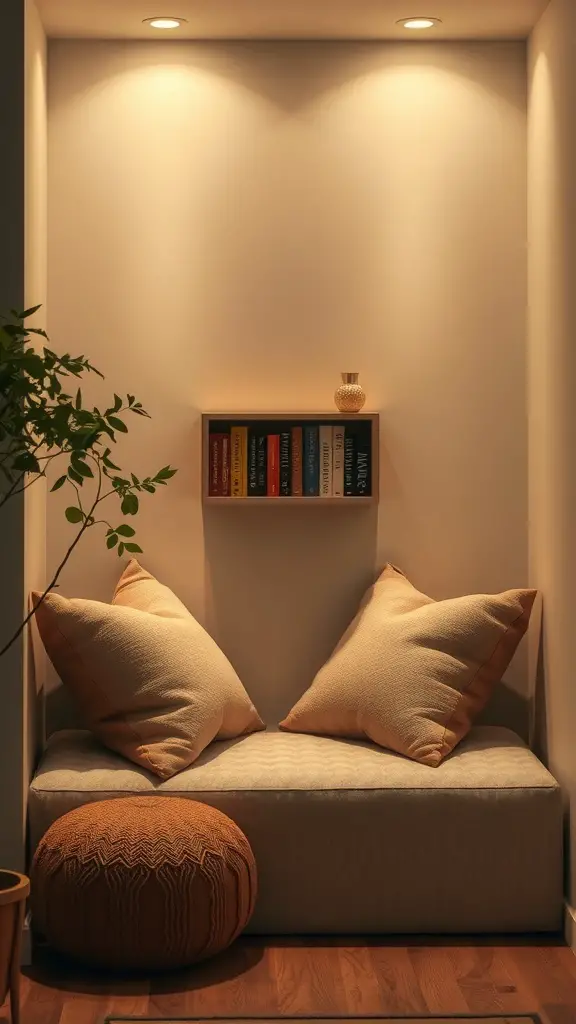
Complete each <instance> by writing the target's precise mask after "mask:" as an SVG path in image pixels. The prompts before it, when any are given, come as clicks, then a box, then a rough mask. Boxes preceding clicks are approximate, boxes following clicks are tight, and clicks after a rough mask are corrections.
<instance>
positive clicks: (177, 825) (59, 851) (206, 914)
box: [32, 797, 256, 970]
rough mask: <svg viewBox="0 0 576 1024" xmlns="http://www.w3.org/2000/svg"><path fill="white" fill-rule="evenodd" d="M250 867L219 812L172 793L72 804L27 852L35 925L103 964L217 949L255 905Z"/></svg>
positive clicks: (130, 964) (55, 941)
mask: <svg viewBox="0 0 576 1024" xmlns="http://www.w3.org/2000/svg"><path fill="white" fill-rule="evenodd" d="M255 897H256V865H255V862H254V855H253V853H252V850H251V848H250V844H249V843H248V840H247V839H246V837H245V836H244V834H243V833H242V832H241V831H240V829H239V828H238V826H237V825H235V824H234V822H233V821H231V820H230V818H227V817H226V815H225V814H222V813H221V812H220V811H217V810H215V809H214V808H213V807H208V806H207V805H206V804H200V803H196V802H194V801H192V800H185V799H181V798H178V797H125V798H121V799H116V800H103V801H101V802H98V803H92V804H86V805H85V806H83V807H78V808H77V809H76V810H74V811H70V813H69V814H65V815H64V817H62V818H59V819H58V821H56V822H54V824H53V825H52V826H51V827H50V828H49V829H48V831H47V832H46V834H45V836H44V838H43V839H42V841H41V843H40V845H39V847H38V849H37V851H36V855H35V857H34V864H33V868H32V916H33V922H34V927H35V929H37V930H38V931H39V932H40V933H41V934H43V935H44V937H45V938H46V939H47V940H48V942H49V943H50V944H51V945H52V946H53V947H54V948H55V949H57V950H60V951H61V952H63V953H67V954H69V955H70V956H73V957H75V958H77V959H80V960H84V961H87V962H89V963H90V964H94V965H97V966H100V967H106V968H117V969H120V968H137V969H142V970H161V969H166V968H172V967H183V966H185V965H187V964H191V963H194V962H195V961H197V960H203V959H204V958H205V957H209V956H212V955H213V954H215V953H219V952H220V951H221V950H223V949H225V948H226V947H227V946H229V945H230V943H231V942H233V940H234V939H235V938H236V936H237V935H238V934H239V933H240V932H241V931H242V930H243V928H245V926H246V925H247V923H248V921H249V920H250V917H251V914H252V911H253V909H254V901H255Z"/></svg>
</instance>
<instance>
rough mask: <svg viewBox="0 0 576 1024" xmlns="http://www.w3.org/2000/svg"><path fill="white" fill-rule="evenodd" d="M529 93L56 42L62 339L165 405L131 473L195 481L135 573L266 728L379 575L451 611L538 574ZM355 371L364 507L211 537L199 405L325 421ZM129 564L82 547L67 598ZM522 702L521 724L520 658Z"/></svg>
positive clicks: (374, 52) (302, 51)
mask: <svg viewBox="0 0 576 1024" xmlns="http://www.w3.org/2000/svg"><path fill="white" fill-rule="evenodd" d="M525 72H526V69H525V48H524V47H523V45H521V44H509V43H495V44H464V43H463V44H440V45H434V44H427V43H422V44H419V45H418V46H411V45H410V44H406V45H405V44H392V45H390V44H388V45H387V44H352V43H350V44H332V43H330V44H306V43H302V44H300V43H293V44H267V43H262V44H242V43H231V44H225V43H222V44H188V43H185V44H179V43H174V42H170V43H164V42H157V43H156V42H155V43H152V44H140V43H129V44H121V43H98V42H84V43H79V42H72V41H59V42H55V43H54V44H52V45H51V49H50V90H49V119H50V142H49V213H50V233H49V266H50V271H49V294H50V330H51V334H52V335H53V337H54V338H55V339H56V341H57V344H58V345H59V346H61V347H64V348H67V349H72V350H80V351H82V352H85V353H86V354H88V355H89V356H90V357H91V358H92V359H93V360H94V362H95V363H96V364H97V365H98V366H99V367H100V368H101V369H102V370H103V371H104V372H105V373H106V375H107V377H108V379H109V388H108V390H109V392H110V391H112V390H118V391H126V390H133V391H135V392H136V393H137V394H138V395H139V396H140V397H141V399H142V400H143V401H144V402H145V404H146V405H147V406H148V407H149V409H150V411H151V413H152V414H153V416H154V419H153V422H152V424H149V423H146V422H142V421H135V422H134V424H133V431H132V432H131V434H130V437H129V438H128V439H127V441H126V442H125V443H124V445H123V459H124V461H125V463H126V464H127V465H129V466H130V468H131V469H132V468H133V469H135V470H136V471H137V472H140V471H146V470H149V469H155V468H157V467H159V466H160V465H163V464H165V463H166V462H168V461H170V462H172V463H173V464H175V465H177V466H179V467H180V474H179V476H178V477H177V478H176V480H175V481H174V483H173V484H172V485H171V486H170V488H169V489H168V490H166V491H165V492H163V493H162V494H161V495H160V496H158V497H157V498H155V499H150V501H149V502H146V503H145V505H144V508H143V511H142V514H141V517H140V520H139V532H140V540H141V542H142V546H143V547H144V548H145V551H146V554H145V558H144V561H145V564H146V565H148V566H149V567H150V569H151V570H152V571H154V572H156V573H157V574H159V575H160V576H162V578H163V579H164V580H165V581H166V582H167V583H168V584H169V585H171V586H172V587H173V588H174V589H176V590H177V592H178V593H179V594H180V595H181V596H182V598H183V599H184V600H185V601H186V602H187V603H188V605H189V606H190V608H191V609H192V610H193V611H194V612H195V613H196V614H197V615H198V616H199V618H200V619H201V620H202V621H203V622H205V623H206V624H207V625H208V626H209V628H210V629H212V630H213V631H214V633H215V634H216V636H217V637H218V638H219V640H220V641H221V642H222V644H223V646H224V648H225V650H226V651H227V653H228V654H229V655H230V656H231V657H232V659H233V661H234V662H235V664H236V666H237V667H238V669H239V671H240V673H241V675H242V677H243V678H244V680H245V682H246V684H247V685H248V687H249V689H250V690H251V692H252V693H253V695H254V697H255V699H256V700H257V702H258V704H259V706H260V707H261V709H262V711H263V712H264V713H265V714H266V715H267V716H268V717H269V718H270V719H271V720H277V716H278V715H280V714H281V713H282V712H284V711H285V710H286V709H287V706H288V705H289V704H290V703H291V701H292V700H293V699H294V698H295V696H297V695H298V694H299V693H300V692H301V691H302V690H303V689H304V688H305V686H306V685H307V684H308V683H309V681H310V678H311V676H312V673H313V672H314V670H315V669H316V668H317V667H318V665H319V664H320V662H321V661H322V659H323V658H324V657H325V656H326V655H327V653H328V652H329V650H330V648H331V646H332V644H333V643H334V642H335V640H336V639H337V637H338V634H339V631H340V630H341V628H342V627H343V625H344V624H345V623H346V621H347V619H348V618H349V616H350V614H351V613H352V611H353V609H354V606H355V604H356V601H357V599H358V597H359V595H360V593H361V592H362V591H363V588H364V587H365V586H366V584H367V583H368V582H370V581H371V579H372V576H373V572H374V569H375V567H376V566H378V565H380V564H381V563H382V562H383V561H385V560H386V559H391V560H393V561H394V562H396V563H398V564H400V565H401V566H403V567H404V568H405V569H406V571H407V572H408V573H410V574H411V575H412V576H413V578H414V581H415V583H416V584H417V585H418V586H420V587H421V588H422V589H424V590H427V591H428V592H430V593H431V594H433V595H434V596H436V597H444V596H448V595H456V594H462V593H465V592H470V591H476V590H488V591H490V590H499V589H501V588H506V587H511V586H518V585H523V584H525V583H526V581H527V522H526V521H527V443H526V406H525V326H526V325H525V307H526V253H525V240H526V221H525V217H526V178H525V174H526V149H525V147H526V96H525V89H526V79H525ZM344 369H348V370H359V371H361V374H362V378H361V379H362V381H363V383H364V385H365V387H366V390H367V393H368V407H369V408H370V409H375V410H380V411H381V413H382V447H383V452H382V467H381V480H382V494H381V504H380V507H379V511H378V515H376V514H373V513H372V512H371V511H370V510H366V511H364V510H362V511H361V510H355V511H352V510H349V509H342V510H338V509H337V510H333V509H330V510H322V509H318V508H316V507H315V508H311V509H309V510H307V509H296V510H290V509H285V508H277V509H268V508H260V509H250V508H233V509H212V510H210V511H209V512H207V513H206V514H205V516H204V517H203V514H202V508H201V505H200V500H199V491H200V485H199V465H198V457H199V413H200V411H201V410H205V409H224V410H227V409H237V410H243V409H244V410H254V411H257V410H263V409H267V408H271V409H286V410H291V409H307V410H310V409H312V410H315V409H320V410H322V409H328V410H329V409H330V408H331V407H332V393H333V390H334V388H335V386H336V384H337V383H338V379H339V371H340V370H344ZM92 393H93V394H94V395H96V394H100V390H99V389H97V388H95V389H94V391H93V392H92ZM55 498H56V496H55ZM63 501H64V499H63V500H62V502H60V503H59V502H58V500H54V501H52V500H51V502H50V519H49V550H50V558H51V560H52V561H54V560H55V559H56V558H57V557H58V555H59V554H60V553H61V552H62V550H63V548H64V547H65V545H66V544H67V543H68V542H69V540H70V537H71V533H70V528H69V527H67V526H66V524H65V522H64V519H63V515H62V511H63V508H62V506H63ZM117 572H118V566H117V560H115V559H114V557H109V556H107V555H106V553H105V551H104V546H103V542H102V539H101V538H98V539H97V540H96V539H92V540H87V542H86V543H85V544H84V546H83V548H82V550H81V551H78V552H77V553H76V555H75V557H74V559H73V561H72V563H71V564H70V567H69V570H68V571H67V572H66V574H65V577H64V581H63V584H64V585H63V590H64V592H67V593H75V594H82V595H86V596H94V597H100V598H108V597H109V595H110V593H111V589H112V586H113V584H114V580H115V578H116V574H117ZM510 683H511V693H510V694H509V696H508V701H509V703H510V704H511V711H512V719H513V720H514V721H515V722H516V723H517V724H518V723H520V724H522V707H520V706H518V707H517V706H516V705H521V704H522V701H521V700H518V699H516V698H515V696H514V694H515V693H518V694H520V695H522V696H524V697H525V696H526V694H527V692H528V685H529V684H528V674H527V668H526V664H525V661H523V659H522V657H520V658H519V660H518V661H517V663H516V665H515V667H514V669H513V670H512V672H511V674H510ZM497 714H501V713H500V712H497ZM502 714H503V713H502Z"/></svg>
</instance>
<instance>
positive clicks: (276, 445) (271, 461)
mask: <svg viewBox="0 0 576 1024" xmlns="http://www.w3.org/2000/svg"><path fill="white" fill-rule="evenodd" d="M267 494H268V497H269V498H277V497H278V496H279V494H280V435H279V434H269V435H268V484H267Z"/></svg>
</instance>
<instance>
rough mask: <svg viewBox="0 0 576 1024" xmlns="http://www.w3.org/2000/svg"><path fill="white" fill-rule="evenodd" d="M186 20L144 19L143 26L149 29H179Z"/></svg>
mask: <svg viewBox="0 0 576 1024" xmlns="http://www.w3.org/2000/svg"><path fill="white" fill-rule="evenodd" d="M185 21H186V18H144V24H145V25H149V26H150V28H180V25H182V24H184V23H185Z"/></svg>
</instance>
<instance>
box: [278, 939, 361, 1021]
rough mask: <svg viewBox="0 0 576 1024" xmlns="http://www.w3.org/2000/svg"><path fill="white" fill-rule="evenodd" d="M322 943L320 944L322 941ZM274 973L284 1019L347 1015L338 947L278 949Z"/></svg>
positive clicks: (302, 946) (306, 946) (299, 946)
mask: <svg viewBox="0 0 576 1024" xmlns="http://www.w3.org/2000/svg"><path fill="white" fill-rule="evenodd" d="M319 941H321V940H319ZM272 953H273V959H272V963H273V971H274V975H275V977H276V983H277V986H278V998H279V1002H280V1011H281V1013H282V1014H284V1015H288V1016H290V1015H292V1014H297V1015H301V1014H302V1015H303V1014H307V1013H308V1014H315V1013H316V1014H330V1013H334V1014H338V1013H340V1012H344V1013H345V1012H346V1009H345V1007H346V995H345V991H344V979H343V977H342V971H341V967H340V954H339V949H338V947H337V946H323V945H312V944H311V943H309V941H306V944H304V941H303V943H302V944H301V945H299V944H297V943H294V944H293V945H290V946H276V947H274V948H273V950H272Z"/></svg>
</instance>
